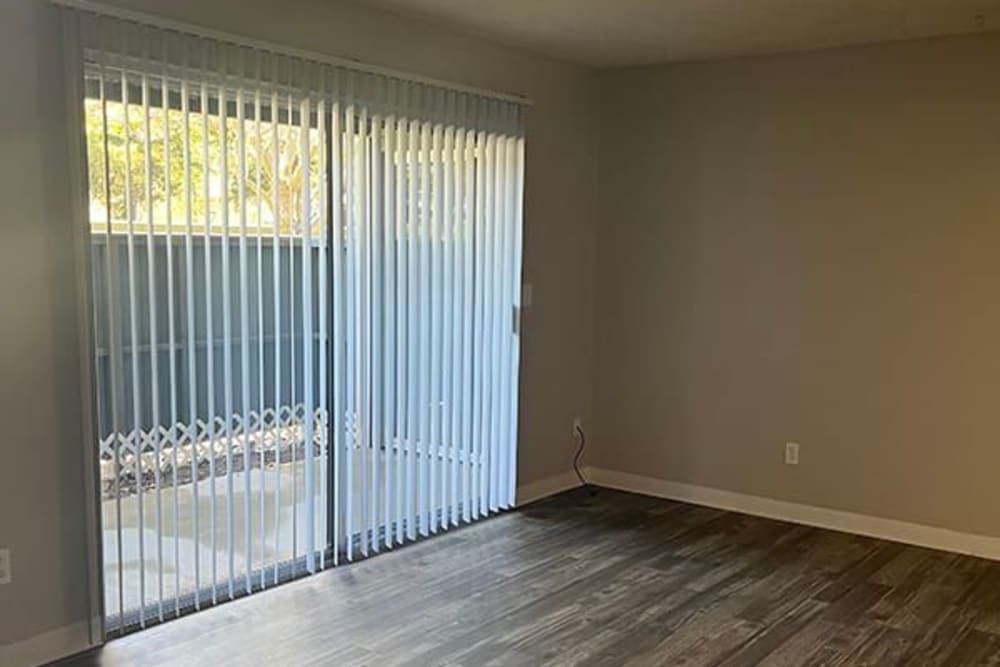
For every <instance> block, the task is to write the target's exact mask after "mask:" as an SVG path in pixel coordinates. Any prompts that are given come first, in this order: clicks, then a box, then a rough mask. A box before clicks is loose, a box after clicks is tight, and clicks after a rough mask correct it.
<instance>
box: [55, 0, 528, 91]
mask: <svg viewBox="0 0 1000 667" xmlns="http://www.w3.org/2000/svg"><path fill="white" fill-rule="evenodd" d="M49 1H50V2H51V3H52V4H53V5H56V6H58V7H67V8H70V9H76V10H80V11H85V12H90V13H92V14H99V15H102V16H109V17H111V18H117V19H122V20H125V21H131V22H133V23H140V24H143V25H147V26H150V27H153V28H161V29H164V30H172V31H174V32H180V33H185V34H188V35H191V36H194V37H203V38H206V39H214V40H217V41H220V42H226V43H229V44H233V45H236V46H243V47H247V48H252V49H257V50H260V51H268V52H271V53H276V54H279V55H284V56H289V57H292V58H300V59H302V60H307V61H312V62H315V63H322V64H325V65H332V66H334V67H342V68H344V69H350V70H354V71H357V72H365V73H367V74H376V75H381V76H387V77H392V78H396V79H401V80H404V81H411V82H414V83H422V84H426V85H430V86H436V87H438V88H443V89H446V90H453V91H456V92H461V93H469V94H472V95H478V96H480V97H485V98H490V99H495V100H501V101H504V102H510V103H513V104H520V105H522V106H532V105H533V104H534V102H533V101H532V100H531V99H530V98H528V97H525V96H523V95H517V94H512V93H502V92H498V91H495V90H489V89H486V88H477V87H476V86H467V85H464V84H460V83H454V82H451V81H444V80H441V79H435V78H433V77H427V76H422V75H419V74H414V73H412V72H406V71H403V70H397V69H392V68H390V67H381V66H379V65H369V64H367V63H362V62H359V61H356V60H351V59H348V58H338V57H336V56H331V55H327V54H324V53H319V52H316V51H308V50H305V49H297V48H294V47H290V46H286V45H283V44H278V43H275V42H269V41H266V40H261V39H255V38H253V37H246V36H244V35H238V34H235V33H230V32H225V31H222V30H215V29H213V28H206V27H203V26H199V25H195V24H192V23H185V22H183V21H175V20H173V19H167V18H163V17H160V16H156V15H153V14H147V13H145V12H137V11H133V10H131V9H125V8H122V7H113V6H110V5H106V4H104V3H101V2H93V1H92V0H49Z"/></svg>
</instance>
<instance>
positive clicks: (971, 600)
mask: <svg viewBox="0 0 1000 667" xmlns="http://www.w3.org/2000/svg"><path fill="white" fill-rule="evenodd" d="M63 664H72V665H86V666H96V665H100V666H102V667H125V666H129V667H131V666H134V667H142V666H145V665H177V666H181V665H183V666H185V667H190V666H193V665H212V666H218V667H223V666H229V665H378V666H382V665H448V666H453V667H454V666H458V665H467V666H470V667H472V666H474V667H482V666H487V665H553V666H555V665H616V666H617V665H628V666H635V665H726V666H729V665H773V666H777V665H787V666H796V667H799V666H811V665H880V666H882V665H949V666H951V665H1000V563H997V562H991V561H987V560H982V559H978V558H971V557H966V556H959V555H955V554H949V553H944V552H940V551H933V550H929V549H922V548H917V547H910V546H904V545H901V544H896V543H893V542H884V541H881V540H876V539H870V538H865V537H858V536H855V535H849V534H845V533H837V532H832V531H827V530H819V529H815V528H808V527H804V526H799V525H795V524H790V523H782V522H779V521H771V520H767V519H760V518H755V517H750V516H745V515H741V514H734V513H731V512H723V511H719V510H713V509H708V508H704V507H698V506H695V505H686V504H682V503H676V502H670V501H666V500H659V499H654V498H647V497H643V496H638V495H632V494H626V493H620V492H616V491H608V490H603V489H602V490H600V491H599V492H598V493H597V494H596V495H594V496H591V495H590V494H589V493H588V492H587V491H586V490H584V489H578V490H575V491H570V492H567V493H564V494H561V495H559V496H556V497H554V498H550V499H548V500H545V501H542V502H540V503H537V504H534V505H531V506H528V507H526V508H523V509H521V510H518V511H515V512H511V513H508V514H504V515H502V516H499V517H497V518H494V519H491V520H488V521H484V522H482V523H479V524H476V525H474V526H470V527H467V528H463V529H460V530H456V531H454V532H450V533H446V534H443V535H440V536H438V537H434V538H432V539H429V540H427V541H425V542H422V543H418V544H415V545H413V546H409V547H406V548H403V549H401V550H399V551H395V552H391V553H388V554H384V555H381V556H379V557H376V558H371V559H368V560H365V561H362V562H359V563H356V564H353V565H349V566H345V567H340V568H337V569H333V570H329V571H326V572H324V573H321V574H319V575H316V576H313V577H309V578H307V579H303V580H300V581H297V582H294V583H291V584H287V585H285V586H282V587H279V588H277V589H274V590H270V591H267V592H264V593H261V594H258V595H255V596H252V597H249V598H245V599H243V600H239V601H236V602H233V603H229V604H225V605H222V606H220V607H217V608H215V609H211V610H208V611H204V612H201V613H198V614H194V615H191V616H187V617H184V618H182V619H180V620H177V621H173V622H170V623H166V624H163V625H159V626H156V627H154V628H151V629H148V630H146V631H144V632H140V633H137V634H133V635H130V636H127V637H124V638H122V639H119V640H116V641H113V642H111V643H109V644H108V645H107V646H105V647H104V648H103V649H101V650H99V651H96V652H93V653H91V654H87V655H83V656H79V657H77V658H74V659H71V660H70V661H66V662H64V663H63Z"/></svg>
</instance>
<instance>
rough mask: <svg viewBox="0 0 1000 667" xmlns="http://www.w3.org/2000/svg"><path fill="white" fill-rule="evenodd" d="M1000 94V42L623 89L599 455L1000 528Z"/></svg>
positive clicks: (706, 479) (602, 319) (680, 77)
mask: <svg viewBox="0 0 1000 667" xmlns="http://www.w3.org/2000/svg"><path fill="white" fill-rule="evenodd" d="M998 81H1000V36H997V35H993V36H989V37H985V36H979V37H968V38H954V39H942V40H933V41H921V42H912V43H901V44H894V45H884V46H875V47H865V48H853V49H845V50H837V51H825V52H817V53H810V54H799V55H787V56H779V57H769V58H759V59H746V60H738V61H729V62H719V63H711V64H691V65H678V66H660V67H651V68H644V69H635V70H627V71H620V72H611V73H607V74H605V75H604V77H603V81H602V85H603V90H602V100H603V111H602V113H603V118H602V126H601V131H602V135H601V144H602V149H601V184H602V191H603V201H602V223H601V232H600V239H599V247H600V253H599V284H600V288H599V292H598V303H599V310H598V325H597V332H598V333H597V350H598V355H597V356H598V359H597V362H596V363H597V372H596V377H597V378H598V379H599V381H598V382H597V383H596V387H595V391H596V394H595V406H596V411H597V414H596V419H597V429H598V431H597V433H596V436H597V437H596V440H597V445H596V449H595V452H594V454H593V456H592V457H591V462H592V463H593V464H596V465H599V466H603V467H607V468H611V469H615V470H619V471H624V472H629V473H634V474H640V475H646V476H651V477H656V478H661V479H665V480H673V481H679V482H686V483H692V484H697V485H704V486H709V487H716V488H719V489H724V490H729V491H736V492H742V493H748V494H755V495H759V496H765V497H770V498H777V499H782V500H787V501H793V502H800V503H808V504H814V505H819V506H824V507H830V508H836V509H843V510H850V511H854V512H859V513H864V514H870V515H876V516H881V517H891V518H894V519H901V520H906V521H912V522H918V523H923V524H930V525H935V526H944V527H947V528H951V529H955V530H958V531H968V532H975V533H983V534H989V535H1000V483H998V473H1000V86H998V85H997V82H998ZM788 440H794V441H798V442H800V443H801V446H802V449H801V464H800V465H799V466H798V467H789V466H785V465H784V464H783V448H784V443H785V441H788Z"/></svg>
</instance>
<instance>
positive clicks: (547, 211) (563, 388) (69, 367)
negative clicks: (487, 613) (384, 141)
mask: <svg viewBox="0 0 1000 667" xmlns="http://www.w3.org/2000/svg"><path fill="white" fill-rule="evenodd" d="M116 4H120V5H123V6H128V7H131V8H133V9H138V10H144V11H149V12H156V13H158V14H161V15H170V16H171V17H173V18H177V19H180V20H184V21H188V22H194V23H199V24H202V25H206V26H210V27H215V28H218V29H222V30H226V31H230V32H237V33H241V34H245V35H249V36H253V37H257V38H261V39H267V40H270V41H274V42H280V43H284V44H288V45H292V46H296V47H299V48H305V49H311V50H315V51H321V52H326V53H330V54H332V55H337V56H342V57H351V58H357V59H358V60H361V61H364V62H367V63H372V64H378V65H384V66H389V67H394V68H398V69H402V70H406V71H411V72H416V73H420V74H423V75H426V76H433V77H438V78H442V79H447V80H452V81H456V82H462V83H466V84H471V85H477V86H482V87H486V88H491V89H495V90H501V91H510V92H517V93H522V94H525V95H527V96H529V97H531V98H533V99H534V101H535V106H534V107H533V108H532V109H531V111H530V113H529V120H528V139H527V176H526V195H525V197H526V204H525V205H526V213H525V225H526V229H525V275H526V279H527V280H530V281H531V282H532V283H533V284H534V302H535V306H534V308H532V309H531V310H530V311H529V312H527V313H526V314H525V328H524V336H523V356H522V376H521V387H522V391H521V433H520V437H521V448H520V454H519V456H520V460H519V476H520V480H519V481H520V483H522V484H523V483H529V482H533V481H537V480H539V479H542V478H545V477H548V476H550V475H554V474H557V473H561V472H564V471H566V470H568V468H569V463H570V459H571V457H572V452H573V442H572V439H571V438H570V437H569V436H570V428H569V427H570V424H571V421H572V419H573V417H574V416H577V415H580V416H583V417H584V419H586V420H587V421H588V422H589V421H590V417H591V413H590V407H591V403H590V401H591V390H590V387H591V384H592V383H591V373H592V357H593V347H592V342H593V337H592V332H593V329H594V322H593V315H594V305H593V301H592V293H593V279H594V275H595V271H594V266H595V259H594V254H595V248H596V246H595V241H596V224H597V201H596V178H597V168H596V158H597V121H598V115H597V110H596V100H597V92H598V79H597V76H596V75H595V74H593V73H591V72H589V71H587V70H584V69H582V68H578V67H574V66H570V65H566V64H562V63H559V62H556V61H553V60H549V59H545V58H541V57H537V56H533V55H529V54H525V53H523V52H519V51H516V50H512V49H508V48H503V47H499V46H495V45H491V44H489V43H485V42H482V41H480V40H477V39H474V38H466V37H461V36H457V35H455V34H452V33H449V32H446V31H443V30H440V29H437V28H435V27H433V26H429V25H426V24H421V23H416V22H413V21H408V20H403V19H397V18H394V17H391V16H387V15H383V14H380V13H377V12H375V11H369V10H365V9H357V8H347V7H342V6H340V5H339V3H337V2H335V1H331V0H284V1H283V2H274V1H272V0H255V1H239V2H237V1H235V0H229V1H224V0H213V1H206V0H175V1H173V2H170V3H166V2H162V0H131V1H127V2H126V1H121V0H119V2H117V3H116ZM58 45H59V24H58V21H57V16H56V12H55V11H54V10H53V9H52V8H51V7H49V6H48V4H47V3H46V2H45V1H44V0H3V1H2V2H0V68H2V69H0V72H2V77H0V85H2V89H3V92H4V102H3V104H0V133H2V134H0V188H2V190H0V201H2V202H3V211H2V213H0V221H2V223H0V224H2V229H0V318H2V319H0V355H2V366H0V369H2V375H0V423H2V424H4V427H3V432H4V438H3V441H2V444H0V452H2V456H0V460H2V461H3V463H2V464H0V546H9V547H11V548H12V549H13V552H14V553H13V561H14V567H13V570H14V583H13V584H11V585H10V586H4V587H0V658H2V656H3V653H2V646H3V645H5V644H8V645H9V644H11V643H12V642H23V641H25V640H29V639H30V638H32V637H37V636H38V635H40V634H42V633H46V632H49V631H52V630H55V629H57V628H65V627H66V626H70V625H71V624H76V623H81V622H83V621H84V620H85V618H86V614H87V601H86V593H85V591H86V588H85V585H86V584H85V573H86V565H85V563H84V560H83V559H84V554H85V550H84V546H85V526H84V515H83V510H82V502H81V498H82V497H83V493H84V491H83V482H82V466H83V460H82V449H81V447H82V445H81V433H80V431H81V408H80V400H79V397H78V387H79V383H80V379H79V378H80V372H79V359H78V353H77V326H76V322H77V314H76V300H75V294H76V293H75V289H76V287H75V284H74V283H75V276H76V269H75V267H74V264H73V261H74V257H73V253H72V241H71V234H72V230H71V228H70V226H69V222H68V218H67V216H66V213H65V212H66V211H67V210H68V208H67V207H68V204H67V197H68V195H67V191H68V184H67V180H66V176H67V167H66V145H67V144H66V137H65V135H64V127H65V111H64V108H63V104H62V102H61V101H60V99H59V97H60V95H61V94H62V91H63V82H62V78H61V77H62V63H61V61H60V57H61V56H60V54H59V50H58ZM15 463H16V465H15ZM73 637H74V638H76V637H77V635H73ZM59 639H60V640H61V641H65V640H66V637H60V638H59ZM75 641H79V640H78V639H75ZM51 643H52V644H53V646H54V645H55V644H58V643H59V642H58V641H56V639H53V640H52V642H51ZM60 648H62V647H60ZM0 662H3V660H0Z"/></svg>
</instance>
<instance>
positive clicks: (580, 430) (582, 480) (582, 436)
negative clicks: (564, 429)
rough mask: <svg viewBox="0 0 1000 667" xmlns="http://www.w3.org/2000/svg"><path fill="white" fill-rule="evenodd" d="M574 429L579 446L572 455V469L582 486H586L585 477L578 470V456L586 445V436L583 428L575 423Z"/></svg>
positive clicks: (581, 454)
mask: <svg viewBox="0 0 1000 667" xmlns="http://www.w3.org/2000/svg"><path fill="white" fill-rule="evenodd" d="M574 429H575V430H576V432H577V433H578V434H579V436H580V446H579V447H577V448H576V454H575V455H574V456H573V470H574V471H576V476H577V478H578V479H579V480H580V484H581V485H582V486H587V485H588V484H589V482H587V478H586V477H584V476H583V471H582V470H580V457H581V456H583V450H584V448H585V447H586V446H587V436H586V434H585V433H584V432H583V428H582V427H581V426H580V425H579V424H576V425H575V426H574Z"/></svg>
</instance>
